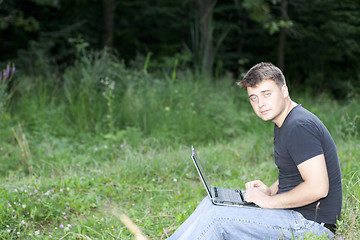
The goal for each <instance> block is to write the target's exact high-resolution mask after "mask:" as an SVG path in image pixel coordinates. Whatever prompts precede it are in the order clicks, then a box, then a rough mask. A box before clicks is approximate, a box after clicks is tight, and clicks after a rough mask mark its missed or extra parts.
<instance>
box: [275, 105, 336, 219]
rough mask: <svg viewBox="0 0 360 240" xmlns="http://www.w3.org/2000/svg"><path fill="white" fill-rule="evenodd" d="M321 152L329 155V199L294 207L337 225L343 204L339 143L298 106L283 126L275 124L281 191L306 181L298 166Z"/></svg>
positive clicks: (308, 215)
mask: <svg viewBox="0 0 360 240" xmlns="http://www.w3.org/2000/svg"><path fill="white" fill-rule="evenodd" d="M320 154H324V156H325V162H326V167H327V172H328V176H329V193H328V195H327V196H326V197H325V198H322V199H320V200H318V201H316V202H314V203H311V204H309V205H306V206H303V207H298V208H294V209H293V210H295V211H298V212H300V213H301V214H302V215H303V216H304V217H305V218H306V219H308V220H312V221H316V222H324V223H328V224H335V223H336V220H337V219H339V217H340V212H341V204H342V187H341V172H340V165H339V157H338V154H337V150H336V146H335V143H334V140H333V139H332V137H331V135H330V133H329V131H328V130H327V129H326V127H325V125H324V124H323V123H322V122H321V121H320V119H319V118H318V117H316V116H315V115H314V114H312V113H311V112H309V111H308V110H306V109H305V108H303V107H302V106H301V105H297V106H296V107H294V108H293V109H292V110H291V111H290V113H289V114H288V116H287V117H286V119H285V121H284V123H283V125H282V126H281V128H278V127H277V126H276V125H275V127H274V156H275V163H276V165H277V167H278V169H279V190H278V193H283V192H287V191H289V190H291V189H293V188H294V187H296V186H297V185H299V184H300V183H301V182H303V179H302V178H301V175H300V172H299V170H298V168H297V165H299V164H301V163H302V162H304V161H306V160H308V159H310V158H312V157H315V156H317V155H320ZM319 202H320V203H319Z"/></svg>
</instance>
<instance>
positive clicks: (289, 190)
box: [170, 63, 342, 240]
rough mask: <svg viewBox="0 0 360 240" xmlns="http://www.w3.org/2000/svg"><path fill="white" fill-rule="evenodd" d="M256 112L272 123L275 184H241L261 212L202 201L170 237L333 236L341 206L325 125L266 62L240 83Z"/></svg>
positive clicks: (333, 155)
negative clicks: (295, 99)
mask: <svg viewBox="0 0 360 240" xmlns="http://www.w3.org/2000/svg"><path fill="white" fill-rule="evenodd" d="M239 85H241V86H242V87H244V88H245V90H246V92H247V94H248V96H249V100H250V103H251V106H252V108H253V110H254V112H255V114H256V115H257V116H258V117H260V118H261V119H263V120H264V121H272V122H274V123H275V125H274V157H275V164H276V165H277V167H278V169H279V175H278V180H277V181H275V183H273V184H272V185H271V186H270V187H267V186H266V185H265V184H264V183H262V182H261V181H260V180H255V181H252V182H248V183H246V184H245V187H246V193H245V195H244V197H245V200H246V201H247V202H252V203H255V204H257V205H258V206H260V207H261V208H246V207H244V208H239V207H227V206H217V205H213V204H212V203H211V201H210V200H209V198H208V197H206V198H205V199H204V200H203V201H202V202H201V203H200V204H199V206H198V207H197V208H196V210H195V211H194V213H193V214H192V215H191V216H190V217H189V218H188V219H187V220H186V221H185V222H184V223H183V224H182V225H181V226H180V227H179V228H178V229H177V230H176V232H175V233H174V234H173V235H172V236H171V237H170V239H206V240H212V239H214V240H215V239H280V238H281V239H283V238H285V239H287V238H291V239H292V238H294V237H295V236H296V237H302V236H304V234H306V233H311V234H315V235H323V234H326V235H327V236H328V237H329V238H332V237H333V236H334V233H333V232H334V230H335V224H336V221H337V220H338V219H339V217H340V212H341V204H342V186H341V172H340V165H339V159H338V154H337V151H336V146H335V143H334V141H333V139H332V137H331V135H330V133H329V131H328V130H327V129H326V127H325V126H324V124H323V123H322V122H321V121H320V120H319V119H318V118H317V117H316V116H315V115H314V114H312V113H311V112H309V111H307V110H306V109H304V108H303V107H302V106H301V105H300V104H296V103H295V102H293V101H292V100H291V99H290V96H289V92H288V88H287V86H286V82H285V78H284V76H283V74H282V72H281V71H280V69H279V68H277V67H276V66H274V65H272V64H271V63H259V64H257V65H255V66H254V67H252V68H251V69H250V70H249V71H248V73H247V74H246V75H245V77H244V78H243V80H242V81H241V82H240V83H239Z"/></svg>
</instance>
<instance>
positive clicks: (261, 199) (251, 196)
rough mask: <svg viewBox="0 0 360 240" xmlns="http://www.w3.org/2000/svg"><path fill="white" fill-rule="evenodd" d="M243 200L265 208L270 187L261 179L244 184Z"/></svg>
mask: <svg viewBox="0 0 360 240" xmlns="http://www.w3.org/2000/svg"><path fill="white" fill-rule="evenodd" d="M245 188H246V192H245V195H244V197H245V201H247V202H251V203H255V204H256V205H258V206H259V207H261V208H266V203H267V202H268V199H269V196H270V195H271V189H270V188H269V187H268V186H266V185H265V184H264V183H263V182H262V181H260V180H255V181H252V182H248V183H246V184H245Z"/></svg>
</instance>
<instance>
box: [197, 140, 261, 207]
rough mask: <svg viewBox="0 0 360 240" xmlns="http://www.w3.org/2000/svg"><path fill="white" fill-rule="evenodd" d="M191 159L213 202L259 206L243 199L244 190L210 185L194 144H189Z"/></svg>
mask: <svg viewBox="0 0 360 240" xmlns="http://www.w3.org/2000/svg"><path fill="white" fill-rule="evenodd" d="M191 159H192V160H193V162H194V164H195V167H196V169H197V171H198V173H199V175H200V178H201V181H202V183H203V185H204V187H205V190H206V192H207V193H208V195H209V197H210V199H211V201H212V202H213V204H215V205H224V206H237V207H259V206H257V205H255V204H254V203H248V202H246V201H245V200H244V195H243V194H244V193H245V191H242V190H238V189H229V188H220V187H213V186H211V184H210V182H209V180H208V178H207V176H206V175H205V172H204V169H203V168H202V166H201V163H200V161H199V158H198V156H197V155H196V152H195V148H194V146H191Z"/></svg>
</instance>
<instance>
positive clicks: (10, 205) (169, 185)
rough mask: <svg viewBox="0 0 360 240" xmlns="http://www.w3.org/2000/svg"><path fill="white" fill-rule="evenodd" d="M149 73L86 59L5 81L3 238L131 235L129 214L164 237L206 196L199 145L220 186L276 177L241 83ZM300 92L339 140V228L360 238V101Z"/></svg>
mask: <svg viewBox="0 0 360 240" xmlns="http://www.w3.org/2000/svg"><path fill="white" fill-rule="evenodd" d="M147 70H148V69H147V68H146V67H144V68H143V69H134V68H131V69H130V68H126V67H125V66H124V64H123V63H122V62H121V61H118V60H116V59H115V58H113V57H112V56H110V55H107V54H106V53H103V54H94V55H91V54H88V55H86V56H83V57H82V58H80V59H79V60H78V61H77V62H76V63H75V64H74V66H72V67H68V68H67V69H66V70H65V71H64V72H63V73H61V74H53V73H51V72H50V73H49V72H46V71H43V72H41V73H39V74H38V75H36V76H32V75H26V74H21V71H19V72H15V74H14V76H13V79H16V85H15V86H14V87H13V91H12V92H11V93H7V92H6V89H7V87H6V86H7V82H6V81H4V80H2V81H0V84H1V86H0V87H1V88H0V91H1V92H0V93H1V95H2V99H1V100H2V104H1V107H2V108H0V111H1V118H0V124H1V128H0V153H1V154H0V179H1V180H0V195H1V198H0V209H1V210H0V238H1V239H133V235H132V234H131V233H130V232H129V231H128V229H127V228H126V227H125V225H124V224H123V223H122V222H121V220H120V216H121V214H126V215H127V216H128V217H129V218H130V219H132V220H133V221H134V222H135V224H136V225H137V226H139V227H140V228H141V229H142V231H143V232H144V234H145V235H147V236H148V237H149V238H150V239H165V238H166V237H168V236H170V235H171V233H172V232H174V230H175V229H176V228H177V227H178V226H179V225H180V224H181V223H182V222H183V221H184V220H185V219H186V218H187V217H188V216H189V215H190V214H191V213H192V211H193V210H194V209H195V208H196V206H197V204H198V203H199V202H200V201H201V200H202V198H203V197H205V196H206V193H205V191H204V189H203V187H202V185H201V182H200V180H199V178H198V175H197V172H196V169H195V168H194V166H193V163H192V161H191V159H190V153H191V151H190V146H191V145H195V146H196V148H197V151H198V155H199V157H200V158H201V159H202V161H204V162H207V163H208V164H206V165H207V166H211V168H209V167H208V168H207V169H206V171H207V172H208V173H209V177H210V178H211V179H216V181H213V182H212V183H213V184H214V185H222V186H224V187H230V188H239V187H243V186H244V184H245V182H247V181H249V180H254V179H262V180H263V182H265V183H266V184H271V183H272V182H274V180H275V179H276V176H277V169H276V166H275V164H274V161H273V150H272V143H273V139H272V137H273V124H272V123H267V122H263V121H261V120H259V119H258V118H257V117H256V116H255V114H254V113H253V112H252V109H251V106H250V104H249V102H248V99H247V96H246V94H245V92H244V90H242V89H240V88H239V87H238V86H236V84H235V80H233V79H229V78H223V79H217V80H216V81H214V80H210V79H208V78H202V77H200V75H199V74H197V73H194V72H191V71H189V70H186V69H181V68H180V67H179V69H177V71H173V70H172V69H168V70H166V69H165V70H164V71H163V72H160V73H156V74H155V73H153V74H152V73H148V71H147ZM39 71H40V70H39ZM289 81H290V80H289ZM290 92H291V93H292V94H291V95H292V99H293V100H294V101H296V102H298V103H301V104H302V105H303V106H304V107H305V108H307V109H309V110H310V111H312V112H314V113H315V114H316V115H318V116H319V117H320V119H322V121H323V122H324V124H325V125H326V126H327V127H328V129H329V131H330V132H331V134H332V136H333V138H334V140H335V142H336V144H337V148H338V153H339V157H340V164H341V169H342V178H343V211H342V218H341V220H340V221H339V223H338V230H337V234H336V235H337V236H338V237H339V238H341V239H359V237H360V230H359V227H360V225H359V224H360V219H359V204H360V176H359V172H360V161H359V159H360V153H359V149H360V136H359V133H360V119H359V117H360V109H359V107H358V106H359V103H360V98H359V97H357V96H351V97H349V98H348V99H343V100H334V99H332V98H331V97H330V96H329V95H327V94H326V93H319V94H317V95H315V96H314V95H311V94H308V93H298V92H296V88H295V87H293V88H292V87H291V84H290ZM9 94H10V95H9ZM210 163H211V164H210ZM220 166H221V167H220ZM313 238H315V237H314V236H309V237H308V239H313ZM317 239H321V238H317Z"/></svg>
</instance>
